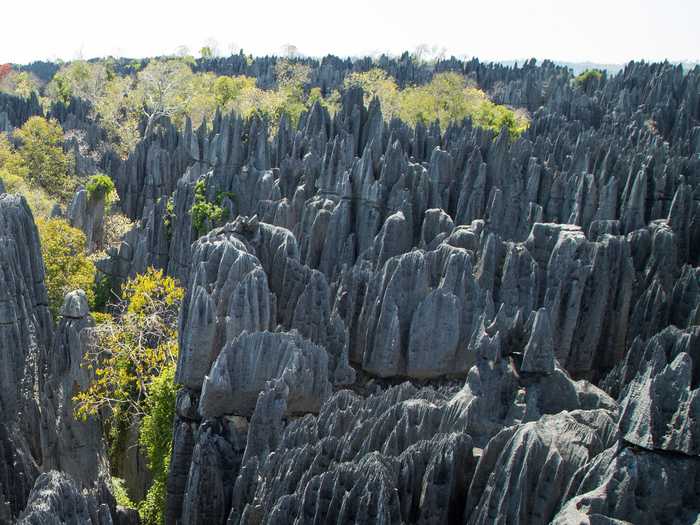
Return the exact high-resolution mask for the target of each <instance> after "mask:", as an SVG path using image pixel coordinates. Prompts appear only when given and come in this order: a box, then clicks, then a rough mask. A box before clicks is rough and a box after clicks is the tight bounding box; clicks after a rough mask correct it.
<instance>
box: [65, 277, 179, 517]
mask: <svg viewBox="0 0 700 525" xmlns="http://www.w3.org/2000/svg"><path fill="white" fill-rule="evenodd" d="M183 295H184V292H183V290H182V288H180V287H179V286H178V285H177V282H176V281H175V280H174V279H172V278H171V277H166V276H164V275H163V272H162V271H157V270H154V269H152V268H151V269H148V270H147V271H146V273H144V274H142V275H138V276H136V277H135V278H134V279H132V280H130V281H128V282H127V283H126V284H125V285H124V287H123V289H122V296H123V299H122V300H121V301H119V302H118V303H117V304H115V305H113V311H114V314H113V316H112V317H111V318H107V319H103V321H102V322H101V323H100V324H98V325H97V327H96V328H95V329H94V331H93V336H94V337H93V344H92V346H91V348H90V349H89V350H88V351H87V352H86V354H85V357H84V362H83V366H85V367H88V368H89V369H90V370H92V371H93V372H94V380H93V381H92V382H91V383H90V385H89V386H88V388H87V389H86V390H84V391H82V392H79V393H78V394H77V395H76V396H75V397H74V400H75V401H76V415H77V416H78V417H80V418H87V417H89V416H100V417H101V418H102V421H103V423H104V428H105V431H106V437H107V440H108V443H109V444H110V455H111V459H112V461H113V462H116V461H115V460H116V459H118V456H119V455H120V454H122V453H123V445H124V439H125V437H126V433H127V430H128V429H129V428H130V427H132V425H134V424H138V425H139V442H140V444H141V445H142V446H143V447H144V450H145V452H146V455H147V457H148V462H149V468H150V469H151V472H152V473H153V476H154V483H153V485H152V486H151V488H150V489H149V491H148V494H147V495H146V498H145V500H144V501H143V502H140V503H139V504H138V506H139V511H140V513H141V517H142V521H143V522H144V523H146V524H147V525H151V524H158V523H163V513H164V508H165V476H166V475H167V469H168V458H169V456H170V451H171V447H172V420H173V416H174V413H175V393H176V390H177V388H176V385H175V381H174V370H175V362H176V359H177V353H178V347H177V320H178V312H179V309H180V304H181V302H182V298H183Z"/></svg>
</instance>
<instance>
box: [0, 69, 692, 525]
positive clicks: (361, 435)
mask: <svg viewBox="0 0 700 525" xmlns="http://www.w3.org/2000/svg"><path fill="white" fill-rule="evenodd" d="M310 64H311V77H310V78H311V80H310V84H311V86H312V87H321V88H322V89H323V90H324V92H330V91H331V90H333V89H336V88H340V87H341V86H342V83H343V79H344V78H345V76H347V74H348V73H349V72H351V71H352V70H353V68H357V69H358V70H365V69H367V68H369V67H370V64H369V63H367V64H364V63H363V62H359V63H356V64H354V65H353V64H352V63H351V62H350V61H344V60H340V59H335V58H334V57H328V58H327V59H324V61H323V62H322V63H317V62H315V61H310ZM365 65H366V66H367V67H365ZM379 66H380V67H381V68H383V69H384V70H386V71H387V72H388V73H390V74H392V75H394V77H395V78H396V80H397V83H398V84H399V85H400V86H406V85H411V84H421V83H424V82H426V81H428V80H429V79H430V78H431V76H432V74H433V73H434V71H433V70H431V68H430V67H429V66H423V65H419V64H416V63H414V62H411V61H410V58H409V57H408V56H405V57H402V58H400V59H389V58H386V59H382V60H381V61H380V64H379ZM198 67H201V68H203V69H207V70H212V71H214V72H217V73H224V74H248V75H253V76H256V77H257V82H258V85H259V86H260V87H271V86H273V85H274V82H275V78H274V73H273V72H274V59H273V58H269V57H268V58H264V59H262V58H261V59H256V60H255V61H253V62H252V63H248V62H247V61H246V60H245V57H240V56H234V57H230V58H227V59H216V60H211V61H205V62H202V63H200V64H198ZM436 67H437V68H438V69H439V70H440V71H458V72H460V73H463V74H466V75H468V76H470V77H471V78H473V79H474V80H475V82H476V83H477V84H478V86H479V87H480V88H481V89H483V90H484V91H486V92H487V93H489V95H490V96H492V97H493V99H494V101H495V102H497V103H501V104H508V105H511V106H514V107H518V108H523V109H526V110H527V111H529V114H530V126H529V129H528V130H527V131H526V132H525V133H524V134H523V135H522V136H521V137H518V138H514V137H510V136H509V135H508V133H507V132H505V131H503V132H501V133H493V132H490V131H487V130H484V129H480V128H478V127H476V126H474V125H473V123H472V122H469V121H465V122H459V123H453V124H451V125H449V126H445V125H443V126H440V125H439V124H438V123H426V124H423V123H419V124H418V125H417V126H415V127H410V126H408V125H406V124H405V123H402V122H401V121H399V120H397V119H391V120H388V119H385V118H384V114H385V111H386V108H382V107H381V105H380V103H379V101H378V100H372V101H365V94H364V93H363V92H362V90H361V89H359V88H351V89H347V90H343V92H342V97H341V103H340V107H339V109H338V111H337V112H335V113H334V114H331V113H329V111H328V110H327V109H326V108H325V107H324V106H323V105H321V104H318V103H317V104H314V105H313V106H312V107H311V108H309V109H308V111H307V112H305V113H304V114H303V115H302V116H301V118H300V120H299V122H298V123H296V125H293V124H292V123H291V122H290V120H289V119H288V118H287V117H282V118H281V119H280V120H279V121H278V122H269V121H266V120H264V119H262V118H260V117H259V116H253V117H251V118H249V119H243V118H241V117H240V116H238V115H223V114H220V113H217V114H216V116H215V117H214V119H213V121H211V122H207V123H205V124H203V125H202V126H201V127H200V128H199V129H193V127H192V125H191V123H190V122H189V121H187V122H185V123H184V125H183V126H182V127H181V128H176V127H175V126H174V125H172V124H171V123H169V122H168V121H167V119H166V120H164V121H163V122H162V123H161V125H160V127H159V128H158V129H157V131H156V132H155V133H153V134H152V135H151V136H149V137H147V138H146V139H144V140H143V141H141V142H140V143H139V144H138V145H137V147H136V148H135V150H134V151H133V152H131V154H130V155H129V156H128V158H126V159H123V158H120V157H119V156H117V155H116V154H113V153H112V152H109V151H108V152H107V153H106V154H104V156H103V157H102V160H101V161H100V162H101V165H100V169H102V170H103V171H105V172H106V173H108V174H109V175H110V176H111V177H112V178H113V180H114V182H115V186H116V188H117V191H118V193H119V196H120V201H119V202H120V206H121V208H122V211H123V212H124V213H125V214H126V215H127V216H128V217H130V218H131V219H133V220H135V221H137V223H136V226H135V227H134V229H133V230H132V231H130V232H129V233H128V234H126V236H125V237H124V239H123V242H122V243H121V245H120V246H119V247H116V248H111V249H110V250H108V253H107V256H106V257H105V258H103V259H102V260H100V261H99V262H98V267H99V268H100V270H101V271H103V272H104V273H105V274H107V275H108V276H109V277H110V279H111V280H112V282H113V283H115V284H117V283H120V282H124V281H125V280H126V279H127V278H129V277H130V276H133V275H135V274H137V273H139V272H142V271H144V270H145V269H146V268H148V267H149V266H153V267H156V268H160V269H163V270H164V271H165V272H166V273H167V274H169V275H171V276H174V277H176V278H178V279H179V280H180V282H181V283H182V285H183V286H184V287H185V289H186V295H185V299H184V302H183V307H182V311H181V315H180V323H179V343H180V353H179V358H178V359H179V361H178V367H177V377H176V380H177V383H178V385H179V386H180V390H179V392H178V397H177V404H176V415H175V418H174V421H173V436H174V437H173V451H172V456H171V461H170V472H169V476H168V481H167V508H166V517H165V518H166V523H173V524H177V523H180V524H200V523H201V524H205V523H206V524H207V525H209V524H212V523H216V524H232V525H233V524H263V523H264V524H268V525H269V524H288V523H292V524H298V525H301V524H306V523H326V522H333V523H338V524H350V523H358V524H359V523H363V524H364V523H367V524H369V523H387V524H389V523H392V524H393V523H416V524H417V523H432V524H437V523H464V524H467V523H469V524H471V523H474V524H481V523H484V524H485V523H503V524H505V523H518V524H523V525H526V524H539V523H550V522H553V523H557V524H559V523H561V524H563V523H572V522H575V523H624V522H628V523H658V522H664V521H668V520H670V519H671V518H670V517H673V518H674V519H676V520H677V521H678V522H679V523H692V522H695V521H697V519H698V514H699V513H700V504H698V501H699V500H698V498H697V494H698V490H699V489H698V480H700V463H699V462H700V458H698V456H699V455H700V429H698V428H697V421H698V417H699V414H698V410H700V409H699V408H698V407H699V406H700V405H699V401H698V388H699V385H700V371H699V370H700V368H698V367H700V333H699V332H698V330H699V329H698V323H700V270H699V269H698V266H699V265H700V157H699V156H698V155H699V154H700V102H699V100H698V93H699V92H700V71H699V70H697V69H695V70H692V71H686V72H684V71H682V70H681V69H680V68H679V67H674V66H671V65H669V64H642V63H631V64H629V65H628V66H626V67H625V69H624V70H622V71H621V72H620V73H619V74H617V75H614V76H604V77H602V78H601V79H596V80H595V81H594V82H592V83H590V84H587V85H586V86H578V85H577V83H576V82H575V81H573V77H572V75H571V74H570V72H568V71H567V70H565V69H564V68H561V67H558V66H556V65H555V64H553V63H551V62H544V63H542V64H539V65H538V64H536V63H535V62H534V61H533V62H526V63H524V64H523V65H522V66H518V67H511V68H508V67H505V66H500V65H486V64H482V63H480V62H478V61H477V60H473V61H470V62H467V63H464V62H460V61H457V60H456V59H453V60H448V61H444V62H440V63H439V64H438V66H436ZM23 104H24V105H23ZM40 111H41V110H40V108H38V109H37V108H36V107H34V105H33V103H32V102H25V103H20V102H18V101H14V99H12V100H10V99H7V98H6V97H2V98H0V129H2V128H3V127H16V126H18V125H21V123H22V122H23V121H24V120H26V118H28V117H29V116H30V115H31V114H34V113H35V112H40ZM52 111H53V114H54V115H55V116H56V117H57V118H59V120H61V122H63V123H64V125H65V126H67V127H76V128H78V127H80V128H81V129H84V130H86V132H87V136H88V142H91V143H94V144H97V143H98V142H99V141H100V140H101V139H100V136H102V135H100V133H99V128H97V127H96V126H97V124H95V123H94V122H91V121H90V117H89V111H87V109H86V108H85V107H83V105H81V104H80V103H78V102H75V103H72V105H69V106H63V105H58V106H56V107H55V108H53V109H52ZM83 168H84V169H85V170H89V169H91V167H90V166H88V165H87V164H85V163H84V165H83ZM198 183H199V187H200V189H201V188H202V187H203V188H204V191H205V194H206V198H207V200H208V201H209V202H211V203H216V205H217V206H220V207H221V208H223V209H224V210H225V214H224V216H225V217H226V219H225V220H222V221H220V222H218V223H216V224H214V223H211V221H209V222H206V221H205V222H204V223H203V224H193V222H192V216H191V213H190V210H191V208H192V205H193V203H194V201H195V198H196V197H195V187H196V185H197V184H198ZM85 197H86V196H85V195H83V196H80V195H76V197H75V200H74V205H73V207H72V211H71V213H70V215H71V217H72V218H73V219H72V220H74V222H75V224H79V225H81V227H83V226H84V227H85V229H86V230H88V231H95V228H96V227H98V226H99V224H98V223H99V219H100V217H99V212H95V210H92V211H91V210H90V209H89V206H87V204H86V202H85ZM43 275H44V274H43V267H42V264H41V256H40V248H39V245H38V237H37V235H36V229H35V227H34V224H33V219H32V217H31V214H30V213H29V210H28V208H27V206H26V204H25V203H24V202H23V201H22V200H21V199H19V198H17V197H12V196H2V197H0V360H1V361H0V363H1V364H2V366H0V371H1V373H2V374H3V376H2V381H0V401H2V410H3V412H2V414H3V422H2V425H0V451H2V457H4V458H7V459H6V460H5V461H4V463H0V496H1V497H2V502H1V503H2V505H0V522H3V520H4V521H6V522H11V521H12V520H13V519H17V518H18V516H20V513H21V512H22V511H23V509H25V507H26V510H24V514H22V516H23V518H22V519H24V520H25V522H27V523H44V522H47V521H42V520H43V519H44V518H41V517H40V516H41V515H42V514H41V513H42V512H52V513H54V514H55V515H58V516H65V517H66V519H68V520H70V519H74V520H75V519H79V520H83V522H87V521H89V522H91V523H107V522H106V521H100V520H102V519H106V518H105V516H107V514H108V515H109V516H110V519H111V520H112V521H113V522H115V523H129V521H128V520H129V519H133V516H132V515H129V514H128V512H126V511H125V510H124V509H122V510H119V509H118V508H116V507H115V506H114V503H113V502H112V501H110V500H109V497H108V495H105V494H104V492H100V488H99V487H100V483H101V481H103V480H104V479H105V478H104V476H102V472H103V470H104V465H105V464H104V460H103V457H104V456H103V449H102V448H101V447H102V444H101V442H100V440H99V437H98V434H97V433H96V429H95V428H94V427H93V426H90V425H89V424H86V426H85V427H82V426H80V425H82V423H78V422H75V421H71V419H70V417H69V414H70V407H69V406H68V405H69V395H68V392H69V391H70V388H71V385H72V384H73V383H74V382H77V383H79V384H82V382H84V381H85V379H86V378H85V377H84V376H82V375H81V373H80V371H79V370H78V369H76V368H75V362H76V359H78V358H79V356H80V354H81V352H82V350H81V345H83V344H84V337H85V336H86V334H88V333H89V329H90V326H91V321H90V318H89V313H88V312H87V310H86V308H85V305H84V302H83V299H82V297H81V296H80V293H79V292H73V293H72V294H69V295H68V297H67V298H66V304H65V305H64V309H63V311H62V318H61V319H60V320H59V322H58V323H57V325H56V326H55V327H54V325H53V323H52V322H51V319H50V317H49V313H48V309H47V308H46V303H47V301H46V291H45V287H44V284H43V280H44V277H43ZM76 448H81V450H83V451H82V452H80V453H76V450H75V449H76ZM52 469H53V470H58V471H62V472H60V473H58V472H50V470H52ZM42 472H43V473H42ZM32 487H33V488H32ZM82 489H86V490H85V492H84V494H83V492H82ZM105 513H107V514H105ZM36 516H39V517H36ZM76 516H77V517H76ZM86 516H89V517H86ZM130 516H131V517H130ZM27 520H30V521H27ZM31 520H34V521H31ZM86 520H87V521H86ZM119 520H122V521H119ZM47 523H49V522H47Z"/></svg>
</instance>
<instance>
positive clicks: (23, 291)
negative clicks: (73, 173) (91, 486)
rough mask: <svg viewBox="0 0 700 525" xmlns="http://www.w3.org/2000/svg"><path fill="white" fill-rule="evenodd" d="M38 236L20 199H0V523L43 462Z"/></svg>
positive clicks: (43, 307) (43, 331)
mask: <svg viewBox="0 0 700 525" xmlns="http://www.w3.org/2000/svg"><path fill="white" fill-rule="evenodd" d="M47 304H48V299H47V295H46V288H45V286H44V266H43V262H42V259H41V249H40V246H39V236H38V232H37V229H36V226H35V225H34V220H33V218H32V214H31V212H30V210H29V208H28V207H27V203H26V202H25V200H24V199H23V198H21V197H18V196H13V195H7V194H4V195H0V370H1V372H0V373H1V374H2V378H1V379H0V416H1V419H2V424H1V425H0V442H1V447H2V460H1V461H2V465H1V466H0V473H1V475H2V481H1V482H0V500H1V503H2V509H1V510H0V521H2V522H3V523H11V522H12V521H13V519H14V518H16V516H17V514H18V513H19V511H20V510H21V509H22V508H24V505H25V503H26V500H27V497H28V495H29V489H30V488H31V486H32V485H33V483H34V479H35V478H36V476H37V475H38V474H39V471H38V465H41V463H42V451H41V438H40V436H41V422H40V403H39V399H38V396H37V392H38V391H39V390H40V388H41V385H42V384H43V374H42V370H43V362H44V359H45V356H46V348H47V346H48V344H49V343H50V339H51V333H52V321H51V314H50V313H49V310H48V307H47Z"/></svg>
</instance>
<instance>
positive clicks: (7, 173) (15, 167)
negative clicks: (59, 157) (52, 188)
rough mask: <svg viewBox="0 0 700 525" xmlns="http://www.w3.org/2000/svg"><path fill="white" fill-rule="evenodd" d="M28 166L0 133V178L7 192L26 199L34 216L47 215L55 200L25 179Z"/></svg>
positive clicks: (5, 136)
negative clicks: (17, 194)
mask: <svg viewBox="0 0 700 525" xmlns="http://www.w3.org/2000/svg"><path fill="white" fill-rule="evenodd" d="M28 173H29V168H27V164H26V163H25V162H24V159H23V158H22V157H21V155H20V154H19V153H18V152H17V151H16V150H15V148H13V147H12V144H10V141H9V140H8V139H7V135H5V134H4V133H0V180H2V182H3V184H4V186H5V191H6V192H7V193H19V194H20V195H23V196H24V198H25V199H26V200H27V204H28V205H29V208H30V209H31V210H32V213H33V214H34V217H37V218H39V217H44V218H45V217H48V216H49V215H50V214H51V210H52V209H53V207H54V204H55V201H54V200H53V199H52V198H51V197H50V196H49V195H48V194H47V193H46V191H44V189H43V188H40V187H37V186H31V185H30V184H29V181H28V180H27V175H28Z"/></svg>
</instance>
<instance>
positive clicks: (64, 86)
mask: <svg viewBox="0 0 700 525" xmlns="http://www.w3.org/2000/svg"><path fill="white" fill-rule="evenodd" d="M109 78H110V72H109V71H108V68H107V65H106V63H105V62H86V61H85V60H75V61H73V62H69V63H68V64H65V65H64V66H62V67H61V69H60V70H59V71H58V72H57V73H56V74H55V75H54V77H53V79H52V80H51V82H49V84H48V85H47V86H46V93H47V95H48V97H49V99H50V100H53V101H60V102H64V103H68V102H69V101H70V98H71V97H78V98H82V99H84V100H88V101H90V102H92V103H93V104H94V103H96V102H97V100H98V99H99V98H100V97H101V96H102V95H103V93H104V90H105V86H106V85H107V82H108V81H109Z"/></svg>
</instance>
